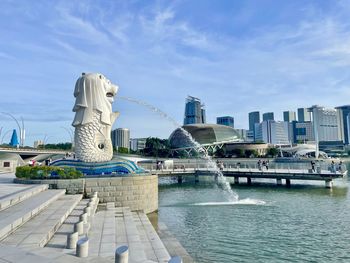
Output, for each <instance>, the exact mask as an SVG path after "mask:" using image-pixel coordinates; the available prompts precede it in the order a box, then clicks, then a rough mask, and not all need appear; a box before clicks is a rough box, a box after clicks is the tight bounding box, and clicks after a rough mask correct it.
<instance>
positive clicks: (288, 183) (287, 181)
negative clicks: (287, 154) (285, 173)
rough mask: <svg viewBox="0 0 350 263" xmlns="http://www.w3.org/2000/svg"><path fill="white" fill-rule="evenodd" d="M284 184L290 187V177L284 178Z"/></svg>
mask: <svg viewBox="0 0 350 263" xmlns="http://www.w3.org/2000/svg"><path fill="white" fill-rule="evenodd" d="M286 186H287V187H288V188H290V179H286Z"/></svg>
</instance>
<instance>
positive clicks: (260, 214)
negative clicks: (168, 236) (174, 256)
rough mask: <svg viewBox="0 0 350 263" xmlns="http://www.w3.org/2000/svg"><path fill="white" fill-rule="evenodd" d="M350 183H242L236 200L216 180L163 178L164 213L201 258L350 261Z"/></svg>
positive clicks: (188, 247)
mask: <svg viewBox="0 0 350 263" xmlns="http://www.w3.org/2000/svg"><path fill="white" fill-rule="evenodd" d="M349 168H350V167H348V169H349ZM348 186H349V182H348V179H347V178H345V179H344V180H337V181H336V182H335V187H334V188H333V189H332V190H330V189H325V188H324V182H301V183H299V184H297V181H296V182H293V181H292V188H290V189H287V188H285V187H276V186H275V185H271V184H258V185H254V186H252V187H248V186H244V185H240V186H236V187H234V191H235V192H237V193H238V195H239V196H240V200H238V201H236V202H231V201H230V200H228V199H227V196H226V195H225V191H223V190H222V189H221V188H219V187H217V186H215V185H214V184H199V185H195V184H193V183H192V184H182V185H178V184H175V185H174V184H173V185H171V184H169V185H162V186H160V188H159V212H158V220H159V221H161V222H163V223H165V224H166V225H167V227H168V229H170V230H171V231H172V233H173V234H174V235H175V236H176V238H177V239H178V240H179V241H180V242H181V244H182V245H183V246H184V247H185V249H186V250H187V251H188V252H189V254H190V255H191V256H192V257H193V258H194V259H195V260H196V262H200V263H209V262H210V263H212V262H220V263H232V262H350V253H349V246H350V196H349V193H348Z"/></svg>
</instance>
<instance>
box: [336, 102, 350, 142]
mask: <svg viewBox="0 0 350 263" xmlns="http://www.w3.org/2000/svg"><path fill="white" fill-rule="evenodd" d="M336 110H337V112H338V117H339V124H340V125H339V128H340V135H341V139H342V141H343V142H344V143H345V144H349V131H350V123H349V116H350V105H345V106H339V107H336Z"/></svg>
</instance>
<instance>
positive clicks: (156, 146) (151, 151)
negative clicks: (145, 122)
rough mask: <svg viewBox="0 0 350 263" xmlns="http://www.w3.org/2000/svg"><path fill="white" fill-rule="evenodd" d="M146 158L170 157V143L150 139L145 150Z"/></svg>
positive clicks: (163, 140) (165, 140) (164, 140)
mask: <svg viewBox="0 0 350 263" xmlns="http://www.w3.org/2000/svg"><path fill="white" fill-rule="evenodd" d="M143 152H144V154H145V155H146V156H153V157H169V155H170V143H169V140H167V139H159V138H154V137H150V138H147V140H146V146H145V149H144V150H143Z"/></svg>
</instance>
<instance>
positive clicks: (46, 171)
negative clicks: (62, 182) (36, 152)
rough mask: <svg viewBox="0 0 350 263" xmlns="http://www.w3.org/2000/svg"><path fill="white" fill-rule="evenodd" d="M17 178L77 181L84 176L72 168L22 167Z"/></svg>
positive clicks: (17, 170)
mask: <svg viewBox="0 0 350 263" xmlns="http://www.w3.org/2000/svg"><path fill="white" fill-rule="evenodd" d="M16 177H17V178H25V179H77V178H81V177H83V174H82V173H81V172H80V171H78V170H76V169H75V168H71V167H55V166H20V167H17V168H16Z"/></svg>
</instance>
